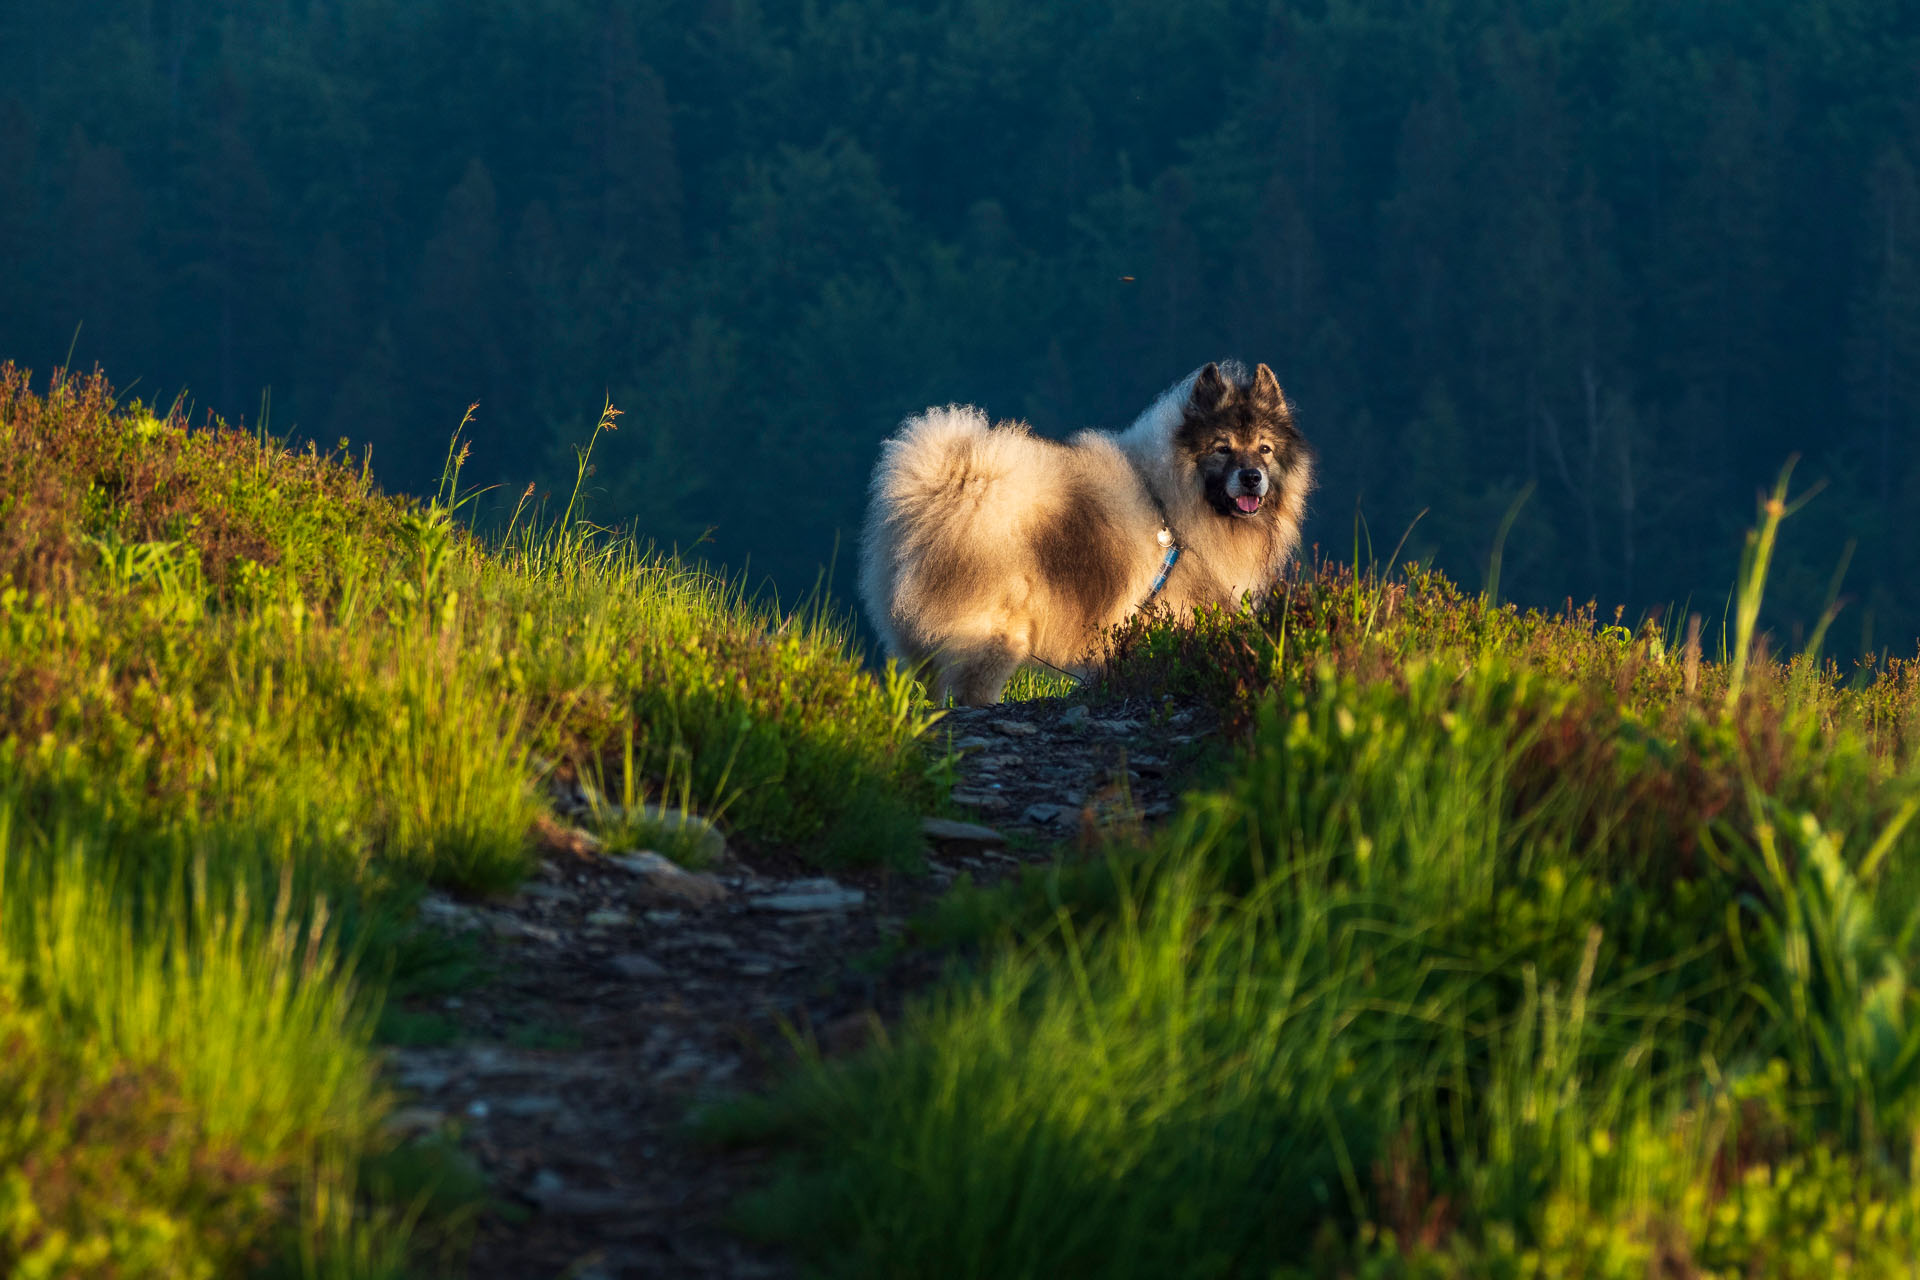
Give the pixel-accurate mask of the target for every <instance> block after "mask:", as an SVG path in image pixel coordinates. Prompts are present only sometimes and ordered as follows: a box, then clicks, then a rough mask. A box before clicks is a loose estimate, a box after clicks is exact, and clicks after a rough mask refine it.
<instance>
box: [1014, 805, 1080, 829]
mask: <svg viewBox="0 0 1920 1280" xmlns="http://www.w3.org/2000/svg"><path fill="white" fill-rule="evenodd" d="M1071 812H1072V810H1070V809H1068V808H1066V807H1065V806H1064V805H1057V804H1030V805H1028V806H1027V809H1026V812H1025V813H1022V814H1021V815H1020V817H1021V819H1022V820H1024V821H1026V822H1031V823H1034V824H1036V825H1037V826H1042V827H1049V826H1053V825H1054V824H1055V823H1058V822H1060V821H1061V820H1062V819H1063V818H1065V817H1066V816H1067V815H1069V814H1070V813H1071Z"/></svg>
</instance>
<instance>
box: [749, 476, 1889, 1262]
mask: <svg viewBox="0 0 1920 1280" xmlns="http://www.w3.org/2000/svg"><path fill="white" fill-rule="evenodd" d="M1784 497H1785V495H1784V491H1783V492H1781V493H1779V494H1776V495H1775V496H1774V499H1773V501H1771V502H1770V503H1769V504H1767V506H1766V507H1765V508H1763V511H1762V520H1761V524H1760V527H1759V528H1758V529H1757V530H1756V532H1755V535H1754V537H1753V539H1752V540H1751V541H1750V543H1749V546H1748V551H1747V556H1746V563H1745V566H1744V569H1743V574H1744V577H1743V581H1742V589H1741V591H1740V593H1739V595H1738V598H1737V599H1736V601H1735V602H1734V606H1733V608H1732V610H1731V617H1730V618H1729V623H1730V634H1729V635H1728V636H1727V638H1726V641H1725V643H1724V645H1720V644H1716V645H1715V646H1714V647H1715V650H1716V652H1715V653H1714V654H1711V655H1708V654H1702V653H1701V652H1700V649H1699V645H1698V643H1697V635H1698V632H1697V630H1696V631H1694V632H1693V633H1692V634H1693V635H1694V636H1695V641H1694V642H1693V643H1689V640H1688V635H1689V630H1688V628H1687V627H1686V626H1685V625H1684V624H1682V625H1681V626H1679V627H1677V628H1675V629H1674V630H1673V631H1671V632H1669V631H1665V630H1662V629H1661V628H1659V627H1657V626H1651V625H1650V626H1648V627H1645V628H1643V629H1641V630H1639V631H1634V630H1632V629H1629V628H1625V627H1621V626H1617V625H1612V626H1603V625H1597V624H1596V621H1595V619H1594V617H1593V616H1592V614H1591V612H1590V611H1589V612H1577V613H1575V614H1573V615H1571V616H1558V617H1547V616H1542V615H1538V614H1529V615H1524V616H1523V615H1521V614H1519V613H1517V612H1516V611H1514V610H1512V609H1507V608H1495V607H1491V606H1489V605H1488V604H1486V603H1485V602H1484V601H1481V600H1478V599H1471V598H1466V597H1463V596H1462V595H1460V594H1459V593H1458V592H1457V591H1455V590H1454V589H1453V588H1452V587H1451V586H1449V585H1448V584H1447V583H1446V582H1444V581H1443V580H1441V579H1439V578H1437V577H1434V576H1431V575H1427V574H1423V573H1420V572H1417V571H1416V572H1413V573H1410V574H1406V575H1399V576H1396V577H1395V578H1393V579H1392V580H1387V579H1385V578H1382V577H1379V576H1365V575H1363V576H1361V577H1359V578H1356V577H1355V576H1354V574H1353V573H1352V572H1351V571H1348V570H1345V569H1340V568H1335V567H1329V568H1327V569H1325V570H1324V571H1322V572H1320V573H1318V574H1317V575H1314V576H1310V577H1308V578H1306V579H1304V580H1302V581H1299V582H1297V583H1295V584H1294V585H1293V586H1292V587H1290V588H1289V589H1288V590H1286V591H1285V592H1283V593H1282V594H1281V595H1280V596H1278V597H1277V598H1275V599H1274V600H1273V601H1271V602H1269V603H1268V604H1266V605H1263V606H1261V607H1260V608H1258V609H1254V610H1247V611H1242V612H1239V613H1235V614H1228V615H1221V616H1219V617H1216V618H1214V619H1212V620H1211V621H1210V622H1208V623H1206V624H1204V625H1202V626H1199V627H1196V628H1190V629H1189V628H1173V627H1169V626H1167V625H1165V624H1164V623H1162V622H1153V621H1146V622H1142V623H1140V624H1139V625H1138V626H1136V627H1134V628H1133V629H1132V630H1131V631H1130V632H1128V633H1127V634H1126V635H1124V636H1123V637H1121V643H1120V646H1119V652H1118V657H1117V661H1116V663H1115V665H1114V667H1113V669H1112V671H1111V673H1110V675H1109V678H1108V679H1109V687H1110V688H1111V689H1116V690H1122V691H1126V692H1129V693H1132V694H1136V695H1139V694H1148V695H1153V694H1158V693H1163V692H1176V691H1179V692H1186V693H1196V692H1197V693H1199V694H1201V695H1203V696H1205V697H1207V698H1210V699H1212V700H1214V701H1215V702H1217V703H1218V704H1219V705H1220V706H1221V707H1222V708H1223V709H1224V710H1225V711H1227V712H1228V713H1229V714H1230V715H1232V716H1235V717H1237V718H1238V719H1239V721H1240V723H1241V724H1242V725H1243V726H1244V728H1245V731H1246V733H1247V735H1248V737H1247V738H1246V740H1245V742H1244V745H1243V746H1242V747H1241V748H1240V749H1237V750H1236V752H1235V753H1234V755H1233V757H1232V761H1231V764H1230V766H1229V769H1228V775H1227V776H1226V777H1225V778H1224V780H1223V781H1222V782H1221V784H1220V785H1219V786H1218V787H1217V788H1216V789H1214V790H1212V791H1210V792H1207V793H1205V794H1199V795H1194V796H1191V797H1190V798H1189V800H1188V803H1187V805H1186V807H1185V810H1184V812H1183V813H1182V814H1181V815H1180V816H1179V818H1178V819H1177V821H1176V822H1174V823H1173V824H1172V826H1171V827H1170V828H1169V829H1168V830H1167V831H1166V832H1165V833H1164V834H1163V836H1162V837H1161V838H1159V839H1157V840H1156V841H1154V842H1152V843H1151V844H1150V845H1149V846H1148V847H1144V848H1134V847H1124V848H1116V849H1112V850H1110V851H1109V852H1108V855H1107V856H1106V857H1105V858H1104V859H1102V860H1098V861H1095V862H1092V863H1083V864H1079V865H1070V866H1065V867H1062V868H1060V869H1057V870H1055V871H1054V872H1052V873H1049V874H1046V875H1039V874H1037V873H1036V874H1034V875H1033V876H1031V877H1030V878H1029V879H1028V881H1027V882H1026V883H1025V884H1023V885H1021V886H1019V887H1018V888H1015V889H1010V890H1007V891H1004V892H1002V893H1001V894H999V895H997V896H995V897H990V898H989V899H988V900H987V901H985V902H984V903H983V902H974V903H972V904H970V906H969V909H968V911H967V912H966V913H965V915H966V916H967V918H969V919H974V920H980V919H987V920H997V921H1000V922H1002V923H1000V924H999V925H997V926H995V927H991V928H989V929H988V931H987V932H988V936H987V937H986V938H985V939H984V940H983V942H982V943H981V949H980V952H979V960H978V964H977V966H976V968H975V971H974V974H973V976H971V977H969V978H966V979H964V980H961V981H958V982H956V983H955V984H953V985H951V986H950V987H948V988H946V989H944V990H942V991H940V992H938V993H937V994H935V995H933V996H931V997H930V998H927V999H924V1000H922V1001H921V1002H920V1003H919V1004H918V1005H917V1006H916V1007H915V1008H914V1010H913V1011H912V1013H911V1014H910V1016H909V1017H908V1018H907V1019H906V1021H905V1024H904V1025H903V1026H902V1027H900V1028H898V1029H896V1030H895V1031H894V1033H893V1034H892V1035H891V1036H890V1037H889V1038H888V1039H887V1040H886V1042H885V1043H884V1044H882V1045H880V1046H879V1047H876V1048H874V1049H872V1050H870V1051H869V1052H867V1053H866V1054H865V1055H864V1056H862V1057H860V1058H858V1059H855V1060H853V1061H850V1062H844V1063H828V1064H816V1065H815V1066H814V1067H813V1068H812V1069H810V1070H808V1071H805V1072H802V1073H800V1074H799V1076H798V1077H797V1078H796V1079H795V1080H793V1081H792V1082H791V1083H790V1084H789V1085H788V1086H787V1087H786V1089H785V1090H784V1091H783V1092H782V1093H781V1094H780V1095H779V1096H778V1097H776V1098H774V1099H772V1100H771V1101H768V1102H764V1103H759V1104H755V1105H753V1106H751V1107H736V1108H734V1109H732V1110H731V1111H728V1112H725V1113H722V1114H721V1115H719V1116H717V1117H716V1118H715V1120H714V1126H715V1130H716V1132H717V1133H720V1134H722V1135H726V1134H735V1135H739V1134H743V1133H744V1134H747V1135H752V1136H755V1137H760V1138H764V1137H767V1136H769V1135H771V1136H774V1137H776V1138H780V1139H782V1140H784V1141H785V1142H786V1143H787V1144H789V1147H790V1150H791V1155H790V1159H789V1161H788V1164H787V1167H786V1172H785V1174H784V1176H783V1177H782V1179H781V1180H780V1181H779V1182H778V1183H777V1184H775V1185H774V1186H772V1187H770V1188H769V1189H768V1190H767V1191H765V1192H764V1193H763V1194H762V1195H760V1196H759V1197H758V1198H757V1199H756V1200H755V1201H754V1202H753V1203H752V1204H751V1205H749V1206H748V1208H747V1210H746V1212H745V1214H744V1218H745V1221H746V1222H747V1223H748V1225H749V1226H751V1227H753V1228H754V1229H756V1230H759V1231H761V1232H763V1233H765V1234H767V1235H769V1236H771V1237H773V1238H776V1239H782V1240H786V1241H790V1242H793V1243H796V1244H798V1245H799V1246H801V1247H803V1248H805V1249H808V1250H810V1251H811V1253H812V1256H814V1257H815V1258H817V1259H818V1261H819V1262H820V1263H821V1264H822V1266H823V1268H824V1269H825V1270H827V1271H828V1272H830V1273H832V1274H842V1275H860V1276H876V1275H890V1276H903V1277H904V1276H916V1277H925V1276H955V1277H959V1276H982V1275H992V1276H1002V1277H1016V1276H1034V1277H1040V1276H1057V1275H1099V1276H1113V1277H1121V1276H1140V1277H1168V1276H1194V1277H1200V1276H1229V1275H1234V1276H1237V1275H1271V1276H1301V1277H1305V1276H1313V1277H1370V1278H1385V1277H1409V1278H1411V1277H1423V1278H1424V1277H1435V1278H1437V1277H1458V1278H1460V1280H1467V1278H1468V1277H1474V1278H1480V1277H1564V1278H1566V1280H1575V1278H1595V1277H1620V1278H1622V1280H1626V1278H1628V1277H1633V1278H1635V1280H1638V1278H1640V1277H1646V1276H1651V1275H1659V1276H1702V1277H1704V1276H1722V1277H1735V1276H1739V1277H1755V1276H1772V1277H1827V1276H1833V1275H1854V1276H1891V1275H1901V1276H1905V1275H1911V1274H1913V1273H1914V1268H1915V1267H1916V1265H1920V1184H1916V1182H1915V1180H1914V1178H1913V1176H1912V1175H1913V1174H1914V1172H1915V1170H1916V1161H1920V1143H1917V1141H1916V1140H1917V1139H1920V993H1917V992H1916V990H1915V987H1914V985H1913V981H1912V975H1913V973H1914V972H1915V970H1916V964H1917V963H1920V824H1916V823H1914V822H1913V818H1914V816H1915V814H1916V812H1917V811H1920V761H1917V760H1916V753H1917V752H1920V666H1916V665H1915V664H1914V663H1911V662H1907V663H1895V664H1893V665H1891V666H1883V667H1880V668H1877V669H1864V670H1861V671H1858V672H1854V673H1849V674H1846V675H1844V676H1843V674H1842V673H1841V672H1840V671H1838V670H1837V669H1836V668H1834V667H1832V666H1830V665H1824V666H1823V665H1822V664H1821V663H1820V662H1819V661H1818V660H1817V659H1816V658H1814V657H1811V656H1800V657H1795V658H1793V659H1792V660H1791V661H1776V660H1771V659H1769V658H1768V657H1767V656H1766V654H1765V648H1764V644H1763V643H1762V642H1761V641H1760V640H1758V639H1757V638H1756V637H1755V635H1754V633H1753V619H1754V617H1755V616H1756V615H1757V610H1758V605H1759V597H1760V592H1761V589H1762V585H1763V580H1764V575H1765V571H1766V567H1767V559H1768V556H1769V554H1770V551H1771V548H1772V546H1773V543H1774V540H1775V538H1776V536H1777V533H1778V526H1779V521H1780V518H1781V516H1782V515H1783V514H1784V513H1785V511H1786V504H1785V503H1784ZM1716 630H1717V628H1716Z"/></svg>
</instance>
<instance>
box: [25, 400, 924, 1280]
mask: <svg viewBox="0 0 1920 1280" xmlns="http://www.w3.org/2000/svg"><path fill="white" fill-rule="evenodd" d="M458 463H459V458H458V456H457V455H456V456H455V457H453V458H452V459H450V466H449V474H448V477H447V483H446V486H445V488H444V490H443V493H442V495H441V498H440V500H439V501H436V502H431V503H417V502H410V501H402V500H398V499H394V498H390V497H387V496H385V495H383V494H381V493H380V492H379V491H378V490H377V489H376V488H375V487H374V486H373V484H372V483H371V481H370V479H369V476H368V473H367V471H366V469H365V467H364V466H356V465H354V464H353V463H352V462H351V461H350V460H349V459H348V458H346V457H345V456H344V455H341V456H329V455H323V454H320V453H318V452H317V451H315V450H313V449H308V450H307V451H306V452H302V453H293V452H288V451H286V450H284V449H283V448H281V447H280V446H279V445H278V444H277V443H275V442H273V441H271V440H263V439H260V438H257V437H255V436H253V435H250V434H248V433H245V432H239V431H232V430H226V429H220V428H217V427H208V428H206V429H194V430H190V429H189V428H188V425H187V424H186V423H185V422H184V421H182V420H181V419H180V418H179V417H177V416H174V415H171V414H166V413H155V412H154V411H153V410H151V409H150V408H148V407H146V406H143V405H141V404H139V403H138V402H128V403H125V404H116V403H115V401H114V399H113V396H112V393H111V392H110V390H109V389H108V387H107V386H106V384H105V383H104V382H103V381H101V380H100V379H99V378H97V377H96V378H94V379H90V380H87V379H56V381H55V382H54V384H53V385H52V386H51V388H50V389H48V390H47V391H45V393H44V394H36V393H35V392H33V391H32V390H30V388H29V381H28V376H27V374H26V373H25V372H24V371H21V370H18V369H15V368H12V367H10V366H8V367H0V1042H3V1043H5V1044H6V1045H8V1046H9V1051H8V1052H6V1053H4V1054H0V1095H4V1096H5V1097H6V1098H7V1099H8V1105H7V1108H6V1114H7V1118H8V1123H7V1125H6V1126H4V1128H0V1168H4V1169H5V1170H6V1171H7V1172H6V1173H5V1175H4V1176H3V1177H0V1272H4V1273H6V1274H10V1275H22V1276H27V1275H48V1276H52V1275H69V1274H88V1275H107V1274H112V1275H123V1276H132V1275H155V1276H159V1275H165V1276H214V1275H220V1276H225V1275H232V1274H236V1273H241V1272H243V1271H246V1270H249V1269H266V1270H270V1271H275V1272H286V1273H292V1274H328V1275H343V1276H345V1275H351V1276H368V1275H381V1274H397V1273H398V1272H399V1271H400V1270H401V1268H402V1266H403V1264H404V1261H405V1257H406V1254H407V1250H408V1237H409V1232H410V1230H411V1229H412V1228H413V1226H414V1225H415V1223H416V1204H415V1202H414V1200H413V1198H412V1191H417V1190H418V1188H417V1187H414V1188H411V1189H409V1188H390V1189H388V1192H387V1194H386V1195H385V1196H384V1200H385V1202H386V1207H382V1199H383V1197H382V1196H381V1195H379V1194H371V1195H370V1194H369V1191H370V1190H371V1191H373V1192H378V1191H379V1190H380V1186H379V1185H378V1184H379V1183H380V1181H381V1178H380V1176H379V1170H380V1169H381V1163H380V1157H381V1153H382V1150H383V1147H384V1142H383V1139H382V1136H381V1121H382V1118H383V1115H384V1113H385V1111H386V1108H387V1106H388V1102H387V1099H386V1098H385V1097H384V1095H383V1092H382V1089H381V1087H380V1084H379V1082H378V1079H377V1076H376V1073H375V1059H374V1056H373V1050H372V1047H371V1046H372V1038H373V1028H374V1025H375V1021H376V1018H377V1015H378V1012H379V1008H380V1004H381V999H382V991H383V988H384V987H385V986H386V983H387V981H388V980H389V978H390V977H391V976H392V975H395V974H396V973H397V974H399V975H400V976H401V977H402V978H403V979H404V977H405V972H406V969H407V966H408V965H409V964H410V963H413V962H414V961H416V960H417V959H418V956H417V955H416V954H415V952H416V951H417V950H418V947H419V946H420V945H421V944H419V943H418V942H416V941H413V940H411V939H410V935H409V932H408V930H407V927H406V923H405V922H406V919H407V916H408V912H409V907H410V903H411V901H412V899H413V898H414V897H415V896H416V895H417V893H418V890H419V889H420V887H422V886H424V885H428V884H433V885H439V886H443V887H446V888H449V889H451V890H454V891H457V892H473V893H478V892H484V891H488V890H495V889H499V888H503V887H506V886H509V885H511V884H513V883H514V882H515V881H516V880H517V879H518V878H519V877H520V876H521V875H522V874H523V873H524V872H525V871H526V870H527V869H528V867H529V866H530V862H531V857H532V850H533V847H534V834H535V831H536V829H537V826H538V824H539V823H540V822H541V821H542V817H543V811H544V807H545V800H544V797H545V794H546V793H545V790H544V788H543V785H542V784H543V782H544V781H545V779H546V777H547V775H549V774H550V773H552V772H553V771H556V770H558V771H561V772H563V773H568V774H578V775H583V776H584V777H585V778H586V780H588V781H590V782H593V783H596V784H597V785H598V786H599V788H600V789H601V790H602V791H603V792H606V793H609V794H610V795H611V796H612V798H613V799H614V800H615V801H620V802H623V803H624V804H626V805H629V806H631V805H632V804H634V803H636V802H638V801H640V800H643V799H655V800H663V801H665V802H667V803H670V804H675V805H689V806H691V807H692V808H694V809H696V810H698V811H700V812H702V813H705V814H708V815H710V816H711V815H717V816H719V817H720V818H721V819H722V821H723V822H724V823H725V824H726V825H727V826H728V827H729V829H730V832H731V834H733V835H734V836H735V837H737V838H738V839H739V840H741V841H743V842H745V843H746V844H747V845H748V846H754V845H762V846H765V845H775V846H780V847H783V848H788V849H792V850H796V851H798V852H800V853H801V854H803V855H804V856H809V857H813V858H816V859H825V860H835V859H841V860H870V859H876V858H889V857H897V856H899V855H901V854H902V853H905V852H907V851H910V850H911V849H912V848H913V847H914V846H915V844H916V820H917V816H918V814H919V813H921V812H923V811H924V808H925V805H926V803H927V802H928V801H929V800H930V799H931V792H932V784H931V783H930V782H929V781H928V777H927V770H928V768H929V761H928V760H927V759H926V758H925V757H923V754H922V752H921V750H920V745H919V740H920V736H921V734H922V732H923V731H924V729H925V728H926V725H927V723H928V718H927V715H926V713H925V711H924V709H923V708H921V707H918V706H916V704H915V703H914V701H913V697H914V690H913V686H912V685H911V684H909V683H908V682H905V681H902V680H898V679H893V678H891V677H889V678H885V679H875V678H874V677H872V676H870V675H868V674H866V673H865V672H863V671H862V670H861V669H860V668H859V666H858V664H857V662H856V660H855V659H854V657H853V656H851V654H850V652H849V648H848V644H847V636H846V633H845V632H844V631H843V630H842V629H840V628H839V626H838V625H837V624H836V623H834V622H833V621H832V620H830V619H827V618H824V617H821V616H788V617H783V616H779V615H778V614H776V613H775V612H774V611H773V610H772V609H771V608H769V607H765V606H761V605H758V604H755V603H753V602H750V601H748V600H745V599H743V598H742V597H741V595H740V593H739V592H738V591H737V590H736V589H735V588H734V587H733V586H731V585H730V584H729V583H727V582H725V581H723V580H720V579H717V578H714V577H712V576H710V575H708V574H706V573H704V572H701V571H699V570H697V569H694V568H692V567H689V566H686V565H683V564H680V563H678V562H675V561H673V560H670V559H665V558H662V557H659V556H656V555H652V554H650V553H648V552H646V551H645V550H643V549H640V548H637V547H635V546H634V545H633V544H632V543H631V542H630V541H628V540H624V539H622V538H619V537H616V536H611V535H607V534H603V533H599V532H596V531H593V530H591V529H589V528H588V527H586V526H584V525H583V524H581V523H580V522H579V521H578V519H577V517H576V515H575V513H574V512H573V511H572V510H571V508H570V509H569V511H568V513H567V516H566V517H565V518H563V519H562V520H561V521H559V522H558V523H554V522H551V521H548V522H531V521H529V520H528V519H527V518H525V517H524V516H523V518H522V519H521V520H520V521H519V524H518V527H517V528H516V529H514V530H512V531H510V533H509V534H508V536H507V537H506V538H505V539H504V540H503V541H502V540H496V541H495V542H494V543H492V544H483V543H481V542H479V541H476V540H475V539H474V538H473V537H471V536H470V535H469V534H468V533H466V532H465V531H464V530H463V529H462V528H461V526H460V525H459V524H458V523H457V521H456V518H455V510H454V508H455V507H456V506H457V504H456V503H455V501H454V494H455V492H456V488H457V480H458ZM609 813H610V815H611V814H612V810H609Z"/></svg>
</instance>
